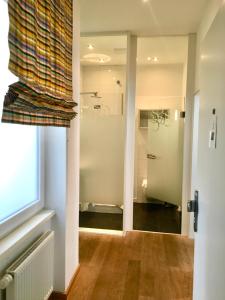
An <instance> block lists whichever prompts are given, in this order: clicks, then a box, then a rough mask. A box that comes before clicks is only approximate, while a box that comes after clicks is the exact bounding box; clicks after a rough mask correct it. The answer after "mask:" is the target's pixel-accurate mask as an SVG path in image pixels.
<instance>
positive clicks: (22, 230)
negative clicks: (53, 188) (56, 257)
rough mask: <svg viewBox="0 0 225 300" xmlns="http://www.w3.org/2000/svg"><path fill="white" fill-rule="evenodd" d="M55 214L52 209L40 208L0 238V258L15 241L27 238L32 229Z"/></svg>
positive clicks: (18, 241) (14, 244)
mask: <svg viewBox="0 0 225 300" xmlns="http://www.w3.org/2000/svg"><path fill="white" fill-rule="evenodd" d="M54 215H55V212H54V210H42V211H40V212H39V213H37V214H36V215H35V216H33V217H32V218H30V219H29V220H28V221H26V222H25V223H23V224H22V225H21V226H19V227H17V229H15V230H14V231H12V232H11V233H9V234H8V235H7V236H5V237H4V238H2V239H1V240H0V260H1V256H2V255H4V254H5V253H6V252H7V251H9V250H10V249H11V248H12V247H15V246H16V244H17V243H21V242H22V241H23V240H24V239H26V238H28V237H29V236H30V235H32V233H33V232H34V230H35V229H36V228H37V227H38V226H40V225H41V224H43V223H46V222H47V221H48V220H50V219H51V218H52V217H53V216H54Z"/></svg>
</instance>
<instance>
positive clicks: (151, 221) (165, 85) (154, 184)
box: [134, 37, 187, 234]
mask: <svg viewBox="0 0 225 300" xmlns="http://www.w3.org/2000/svg"><path fill="white" fill-rule="evenodd" d="M186 63H187V37H157V38H139V39H138V55H137V86H136V88H137V91H136V146H135V150H136V154H135V184H134V186H135V189H134V194H135V196H134V229H135V230H144V231H153V232H165V233H177V234H180V233H181V207H182V174H183V163H182V162H183V141H184V113H183V109H184V95H185V89H184V86H185V84H184V82H185V69H186Z"/></svg>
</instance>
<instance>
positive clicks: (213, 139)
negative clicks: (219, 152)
mask: <svg viewBox="0 0 225 300" xmlns="http://www.w3.org/2000/svg"><path fill="white" fill-rule="evenodd" d="M216 144H217V115H216V109H215V108H214V109H213V111H212V116H211V120H210V130H209V148H211V149H216Z"/></svg>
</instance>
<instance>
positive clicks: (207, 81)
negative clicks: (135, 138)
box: [193, 4, 225, 300]
mask: <svg viewBox="0 0 225 300" xmlns="http://www.w3.org/2000/svg"><path fill="white" fill-rule="evenodd" d="M224 28H225V5H224V4H223V5H222V6H221V9H220V11H219V13H218V14H217V16H216V18H215V19H214V22H213V23H212V26H211V27H210V30H209V31H208V34H207V36H206V39H205V40H204V41H203V43H202V47H201V48H202V52H201V54H202V59H201V67H200V126H199V155H198V157H199V160H198V180H197V188H198V190H199V222H198V233H196V235H195V266H194V298H193V299H194V300H212V299H216V300H224V297H225V296H224V295H225V285H224V279H225V242H224V229H225V218H224V211H225V201H224V195H225V185H224V178H225V158H224V153H225V139H224V134H225V121H224V120H225V101H224V97H225V84H224V78H225V51H224V49H225V35H224ZM214 108H215V109H216V114H217V120H218V124H217V133H218V136H217V148H216V149H210V148H209V147H208V141H209V130H210V128H211V125H210V122H211V118H212V109H214Z"/></svg>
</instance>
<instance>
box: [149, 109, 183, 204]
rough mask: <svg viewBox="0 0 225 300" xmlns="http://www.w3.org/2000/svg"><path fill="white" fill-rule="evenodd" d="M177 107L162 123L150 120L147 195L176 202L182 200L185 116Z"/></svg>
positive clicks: (164, 200) (169, 112)
mask: <svg viewBox="0 0 225 300" xmlns="http://www.w3.org/2000/svg"><path fill="white" fill-rule="evenodd" d="M179 115H180V112H179V111H178V110H176V109H170V110H168V118H167V119H166V120H165V122H160V123H159V124H158V122H157V120H152V119H149V122H148V145H147V149H148V171H147V174H148V175H147V182H148V184H147V196H148V198H149V199H151V198H153V199H157V200H160V201H163V202H168V203H171V204H175V205H178V206H179V205H181V200H182V156H183V151H182V144H183V125H182V124H183V119H180V116H179Z"/></svg>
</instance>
